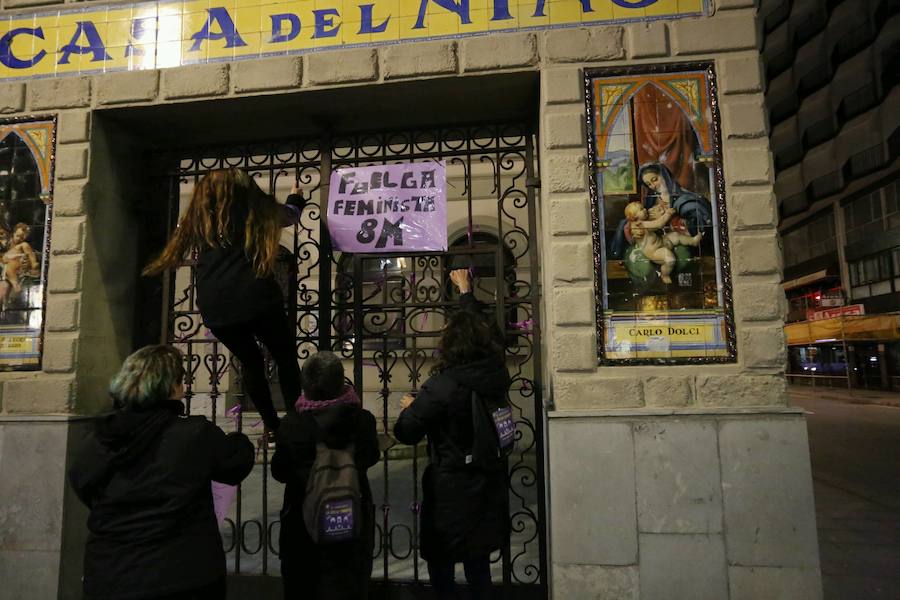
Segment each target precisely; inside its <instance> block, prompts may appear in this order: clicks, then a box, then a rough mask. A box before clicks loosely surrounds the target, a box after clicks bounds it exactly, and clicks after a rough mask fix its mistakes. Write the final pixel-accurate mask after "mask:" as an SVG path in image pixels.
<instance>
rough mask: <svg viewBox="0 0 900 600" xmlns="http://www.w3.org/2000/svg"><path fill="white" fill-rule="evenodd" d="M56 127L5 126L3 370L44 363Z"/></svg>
mask: <svg viewBox="0 0 900 600" xmlns="http://www.w3.org/2000/svg"><path fill="white" fill-rule="evenodd" d="M55 128H56V125H55V122H54V121H53V120H50V119H43V120H33V121H0V370H7V371H9V370H35V369H39V368H40V364H41V344H42V331H43V324H44V304H45V288H46V281H47V267H48V260H47V259H48V255H49V245H50V233H49V232H50V210H49V207H50V203H51V182H52V180H53V177H52V175H53V152H54V136H55Z"/></svg>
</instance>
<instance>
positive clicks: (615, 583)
mask: <svg viewBox="0 0 900 600" xmlns="http://www.w3.org/2000/svg"><path fill="white" fill-rule="evenodd" d="M552 581H553V597H554V598H565V599H566V600H639V599H640V582H639V577H638V569H637V567H601V566H596V565H560V564H554V565H553V579H552Z"/></svg>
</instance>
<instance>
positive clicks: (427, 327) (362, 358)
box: [157, 124, 547, 598]
mask: <svg viewBox="0 0 900 600" xmlns="http://www.w3.org/2000/svg"><path fill="white" fill-rule="evenodd" d="M157 158H159V159H160V160H162V161H163V164H166V165H169V167H168V169H166V170H165V175H164V178H165V179H164V184H165V185H166V189H168V205H167V210H168V220H169V227H170V229H171V228H173V227H174V226H175V223H176V221H177V215H178V212H179V208H180V207H182V206H183V205H184V204H185V203H186V202H187V201H188V200H189V198H190V193H191V190H192V189H193V186H194V184H195V183H196V182H197V181H198V180H199V178H200V177H202V176H203V175H204V174H205V173H207V172H208V171H210V170H212V169H215V168H221V167H226V166H235V167H240V168H243V169H245V170H247V171H248V172H249V173H250V174H251V175H252V176H253V177H254V178H256V179H257V181H258V183H259V184H260V186H261V187H262V188H263V189H265V190H268V191H269V192H271V193H274V194H276V195H277V196H278V197H280V198H283V197H285V196H286V194H287V192H288V190H289V189H290V187H291V185H292V183H293V181H294V180H295V179H296V180H298V181H300V184H301V189H302V191H301V193H302V195H303V196H304V197H305V199H306V200H308V202H307V205H306V207H305V209H304V210H303V213H302V215H301V219H300V222H299V224H298V225H296V226H294V227H292V228H288V229H285V231H284V233H283V236H282V246H283V247H284V248H283V251H282V256H283V260H280V261H279V265H280V266H279V273H280V274H279V278H280V281H281V283H282V286H283V288H284V289H285V290H286V292H287V293H286V298H287V301H286V302H287V303H286V309H287V310H288V312H289V314H290V315H291V316H292V317H293V318H294V319H295V322H296V338H297V358H298V360H300V361H301V362H302V361H303V360H304V359H305V358H307V357H308V356H310V355H311V354H312V353H314V352H316V351H317V350H318V349H320V348H322V349H326V348H327V349H330V350H332V351H334V352H335V353H337V354H339V355H340V356H342V357H344V358H345V359H346V361H347V363H346V364H347V373H348V376H349V377H352V381H351V383H352V384H354V385H355V386H356V389H357V390H358V391H359V392H360V395H361V397H362V398H363V402H364V405H365V407H366V408H367V409H368V410H370V411H372V412H373V413H374V414H375V415H376V418H377V419H378V423H379V430H380V431H379V433H380V437H381V440H382V446H383V452H382V460H381V462H380V463H379V464H378V465H376V466H375V467H373V468H372V469H370V471H369V475H370V479H371V482H372V488H373V493H374V496H375V502H376V507H377V510H378V512H379V514H378V515H377V519H376V521H377V527H376V548H375V567H374V569H373V573H372V577H373V581H374V582H375V586H376V589H382V590H387V592H388V595H389V593H390V590H391V589H393V588H394V587H396V586H404V585H409V584H412V585H415V584H418V583H420V582H423V581H427V571H426V570H425V564H424V562H423V561H422V559H421V557H420V555H419V549H418V543H417V540H418V522H419V521H418V520H419V508H420V501H421V491H420V487H419V486H420V476H421V471H422V469H423V467H424V465H425V463H426V462H427V455H426V452H425V450H424V446H420V447H415V448H406V447H401V446H399V445H396V444H395V443H394V441H393V440H392V439H391V438H390V436H389V435H388V434H389V433H390V432H391V431H392V429H393V424H394V422H395V420H396V415H397V413H398V412H399V398H400V397H401V396H402V395H403V394H404V393H406V392H407V391H410V390H414V389H417V388H418V387H419V385H421V383H422V382H423V381H424V380H425V379H427V377H428V373H429V369H430V367H431V365H432V364H433V360H434V352H435V349H436V345H437V341H438V338H439V336H440V331H441V326H442V324H443V322H444V319H445V317H446V315H447V314H448V312H450V311H452V310H455V309H456V306H457V302H458V300H457V298H456V297H455V291H454V289H453V286H452V285H450V284H449V279H448V274H449V271H450V270H452V269H455V268H469V269H471V271H472V272H473V273H474V274H475V276H476V279H475V282H476V289H475V293H476V296H477V297H478V298H479V300H481V301H482V302H484V303H485V304H486V306H487V307H489V309H490V310H491V311H493V314H494V315H495V316H496V319H497V322H498V324H500V325H501V326H502V327H503V328H504V330H505V332H506V342H507V364H508V367H509V370H510V374H511V376H512V384H511V386H510V390H509V397H510V401H511V402H512V404H513V405H514V406H515V410H516V417H517V426H518V434H517V445H516V452H515V453H514V454H513V456H512V457H511V460H510V464H509V491H510V496H509V497H510V527H511V531H512V535H511V540H510V545H509V547H508V548H506V549H504V551H503V552H500V553H498V555H497V556H494V557H493V560H494V566H493V569H494V581H495V583H498V584H499V582H501V581H502V583H503V586H504V588H505V589H506V590H507V592H509V591H510V590H513V589H514V590H515V591H514V592H513V593H514V594H515V597H517V598H518V597H526V596H525V595H527V596H529V597H530V596H532V595H533V596H534V597H546V589H547V571H546V552H545V547H546V540H545V522H546V520H545V516H546V515H545V507H544V488H543V481H544V462H543V456H544V439H543V418H544V413H543V405H542V397H541V382H540V373H541V371H540V368H541V339H540V331H541V329H540V303H539V287H538V282H539V272H538V270H539V261H538V253H537V248H536V246H535V241H536V239H537V237H536V227H537V210H536V208H537V207H536V199H535V192H534V188H533V183H532V182H534V181H536V177H535V173H534V169H535V165H536V159H535V155H534V147H533V136H532V133H531V130H530V129H529V128H528V127H526V126H524V125H520V124H495V125H478V126H468V127H452V128H436V129H429V130H421V131H397V132H388V133H374V134H358V135H346V136H334V137H328V136H323V137H321V138H314V139H302V140H289V141H283V142H271V143H265V144H256V145H247V146H233V147H214V148H198V149H193V150H186V151H180V152H166V153H164V154H161V155H160V156H158V157H157ZM438 160H444V161H446V164H447V180H448V204H449V206H448V215H449V216H448V225H449V227H450V241H451V244H450V250H449V251H448V252H447V253H443V254H434V253H429V254H409V253H407V254H397V255H385V254H380V255H342V254H341V253H340V252H337V251H332V249H331V247H330V245H329V243H328V236H327V235H323V234H324V231H325V226H324V221H323V219H322V214H321V207H322V205H323V203H324V202H325V199H326V198H327V187H328V181H329V178H330V174H331V171H332V169H335V168H338V167H343V166H364V165H372V164H387V163H395V162H406V161H438ZM163 296H164V308H163V314H164V318H165V323H166V327H165V329H166V331H165V332H164V338H165V340H166V341H167V342H168V343H172V344H175V345H176V346H178V347H180V348H181V349H182V350H183V351H184V352H185V356H186V358H185V360H186V367H187V374H188V375H187V380H186V395H185V399H186V404H187V406H188V409H189V411H191V412H193V413H195V414H196V413H203V414H206V415H208V416H209V417H210V418H211V419H212V420H213V421H215V422H217V423H218V424H220V425H221V426H223V427H224V428H226V429H228V428H236V429H239V430H242V431H244V432H245V433H248V434H250V435H251V436H256V437H257V439H258V437H259V435H260V434H261V432H262V429H261V424H260V423H258V422H257V421H258V418H257V417H255V416H253V417H251V414H252V413H250V412H249V411H250V410H252V405H250V404H249V403H247V402H244V399H243V397H242V395H241V393H240V385H239V384H240V379H239V378H240V370H239V365H238V364H236V363H235V361H233V360H232V359H231V358H230V356H229V355H228V353H227V351H226V350H225V348H224V347H223V346H222V345H221V343H219V342H218V341H217V340H216V339H215V338H213V337H212V336H211V334H210V333H209V332H208V330H206V328H205V327H204V326H203V323H202V320H201V318H200V315H199V312H198V310H197V304H196V295H195V287H194V272H193V264H192V261H188V262H187V263H186V264H185V265H184V266H183V267H181V268H179V269H178V270H177V271H176V272H172V273H169V274H167V276H166V279H165V282H164V290H163ZM272 375H273V377H274V376H276V375H277V374H276V373H274V372H272ZM274 391H275V388H273V392H274ZM276 405H279V402H278V398H276ZM235 407H244V408H245V409H246V410H247V411H248V412H247V413H246V414H245V413H242V412H241V411H240V410H239V408H235ZM269 452H270V450H269V449H268V448H267V447H266V446H265V445H262V444H260V445H259V450H258V460H257V466H256V467H255V468H254V471H253V473H252V474H251V476H250V477H249V478H248V479H247V480H246V481H245V482H244V483H243V484H242V486H241V487H240V488H239V489H238V491H237V498H236V501H235V503H234V505H233V507H232V509H231V511H230V513H229V514H228V516H227V517H226V519H225V524H224V525H223V529H222V533H223V538H224V540H225V548H226V551H227V556H228V561H229V569H230V570H231V571H232V572H234V573H238V574H241V573H248V574H262V575H265V574H277V573H278V568H277V559H278V558H277V557H278V547H277V539H278V524H279V522H278V511H279V509H280V503H281V495H282V494H281V489H282V488H281V484H278V483H277V482H275V481H274V480H270V479H269V477H268V461H269ZM512 586H515V588H513V587H512Z"/></svg>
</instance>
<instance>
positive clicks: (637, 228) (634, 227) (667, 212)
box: [625, 201, 703, 283]
mask: <svg viewBox="0 0 900 600" xmlns="http://www.w3.org/2000/svg"><path fill="white" fill-rule="evenodd" d="M651 213H652V214H651ZM675 213H676V211H675V209H674V208H669V207H667V206H662V205H661V204H656V205H655V206H653V207H652V208H650V209H647V208H644V205H643V204H642V203H641V202H639V201H635V202H629V203H628V204H627V205H626V206H625V219H626V220H627V221H628V225H629V228H630V230H631V236H632V239H633V240H634V242H635V245H636V246H637V247H638V248H640V250H641V252H642V253H643V254H644V256H645V257H647V260H650V261H651V262H654V263H656V264H657V265H659V267H660V269H659V278H660V279H661V280H662V282H663V283H672V277H671V275H672V270H673V269H674V268H675V261H676V260H677V257H676V256H675V253H674V252H673V251H672V250H673V248H674V247H675V246H695V247H696V246H699V245H700V240H702V239H703V233H702V232H700V233H697V235H693V236H692V235H687V234H685V233H681V232H680V231H669V232H667V233H662V229H663V228H664V227H666V226H667V225H668V224H669V221H671V220H672V217H673V216H674V215H675Z"/></svg>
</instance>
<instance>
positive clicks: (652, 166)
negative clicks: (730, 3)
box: [585, 63, 736, 364]
mask: <svg viewBox="0 0 900 600" xmlns="http://www.w3.org/2000/svg"><path fill="white" fill-rule="evenodd" d="M585 86H586V99H587V111H588V115H587V116H588V130H589V133H590V135H589V139H590V153H591V197H592V211H593V212H592V216H593V239H594V263H595V281H596V295H597V330H598V337H597V339H598V357H599V361H600V363H601V364H679V363H692V362H693V363H704V362H731V361H734V360H735V358H736V356H735V352H736V351H735V339H734V338H735V336H734V319H733V316H732V307H731V281H730V270H729V264H728V263H729V261H728V240H727V231H728V228H727V220H726V218H727V215H726V210H725V208H726V205H725V193H724V183H723V173H722V158H721V151H720V133H719V115H718V106H717V101H716V87H715V76H714V72H713V67H712V65H711V64H707V63H702V64H673V65H659V66H642V67H639V68H627V69H597V70H588V71H587V72H586V73H585Z"/></svg>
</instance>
